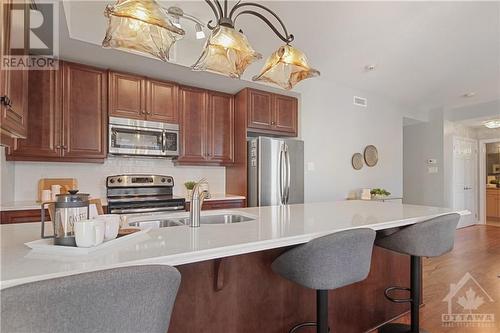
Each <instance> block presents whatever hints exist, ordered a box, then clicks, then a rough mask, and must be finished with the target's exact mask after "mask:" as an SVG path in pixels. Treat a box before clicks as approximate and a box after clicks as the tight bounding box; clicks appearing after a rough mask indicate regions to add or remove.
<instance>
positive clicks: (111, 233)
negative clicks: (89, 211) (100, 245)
mask: <svg viewBox="0 0 500 333" xmlns="http://www.w3.org/2000/svg"><path fill="white" fill-rule="evenodd" d="M94 219H95V220H99V221H103V222H104V241H109V240H112V239H115V238H116V236H118V229H120V215H117V214H105V215H98V216H96V217H95V218H94Z"/></svg>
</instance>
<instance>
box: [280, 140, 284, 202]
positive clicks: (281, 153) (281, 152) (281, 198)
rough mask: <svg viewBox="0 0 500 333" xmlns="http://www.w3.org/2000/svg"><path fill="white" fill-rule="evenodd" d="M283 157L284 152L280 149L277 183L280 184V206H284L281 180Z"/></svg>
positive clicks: (282, 181)
mask: <svg viewBox="0 0 500 333" xmlns="http://www.w3.org/2000/svg"><path fill="white" fill-rule="evenodd" d="M283 155H284V152H283V147H281V150H280V157H279V169H280V171H279V178H280V179H279V182H280V202H281V204H285V193H284V192H285V191H284V188H283V186H284V180H283Z"/></svg>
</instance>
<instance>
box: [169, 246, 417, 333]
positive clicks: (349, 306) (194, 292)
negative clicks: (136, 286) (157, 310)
mask: <svg viewBox="0 0 500 333" xmlns="http://www.w3.org/2000/svg"><path fill="white" fill-rule="evenodd" d="M284 250H285V249H273V250H268V251H261V252H255V253H250V254H245V255H239V256H233V257H227V258H223V259H217V260H209V261H204V262H200V263H194V264H187V265H181V266H178V267H177V268H178V269H179V271H180V272H181V274H182V282H181V286H180V289H179V293H178V296H177V300H176V303H175V307H174V311H173V314H172V319H171V323H170V329H169V331H168V332H169V333H184V332H205V333H211V332H213V333H220V332H234V333H255V332H260V333H282V332H288V330H289V329H290V328H291V327H292V326H294V325H295V324H297V323H300V322H303V321H311V320H313V321H314V320H315V308H316V305H315V304H316V301H315V295H316V294H315V291H314V290H310V289H307V288H303V287H300V286H298V285H296V284H294V283H291V282H289V281H287V280H285V279H283V278H281V277H280V276H278V275H276V274H275V273H274V272H273V271H272V270H271V268H270V266H271V263H272V261H273V260H274V259H275V258H276V257H277V256H279V255H280V254H281V253H282V252H283V251H284ZM409 269H410V264H409V258H408V257H407V256H403V255H399V254H396V253H393V252H390V251H387V250H384V249H381V248H377V247H375V249H374V252H373V257H372V268H371V271H370V274H369V276H368V278H367V279H366V280H365V281H362V282H359V283H356V284H353V285H351V286H347V287H344V288H341V289H338V290H335V291H331V292H330V300H329V304H330V308H329V313H330V326H331V327H332V328H334V331H338V332H345V333H351V332H352V333H359V332H365V331H367V330H369V329H371V328H375V327H377V326H378V325H380V324H382V323H384V322H386V321H389V320H392V319H394V318H395V317H397V316H398V315H401V314H403V313H405V312H407V311H408V310H409V307H408V305H407V304H395V303H391V302H389V301H387V300H386V299H385V297H384V294H383V293H384V289H385V288H386V287H388V286H391V285H398V286H409Z"/></svg>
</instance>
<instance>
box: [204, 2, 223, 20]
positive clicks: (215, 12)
mask: <svg viewBox="0 0 500 333" xmlns="http://www.w3.org/2000/svg"><path fill="white" fill-rule="evenodd" d="M205 2H206V3H207V4H208V5H209V6H210V8H211V9H212V11H213V12H214V16H215V19H216V20H217V21H219V19H220V16H219V12H218V11H217V9H216V8H215V5H214V4H213V3H212V1H210V0H205Z"/></svg>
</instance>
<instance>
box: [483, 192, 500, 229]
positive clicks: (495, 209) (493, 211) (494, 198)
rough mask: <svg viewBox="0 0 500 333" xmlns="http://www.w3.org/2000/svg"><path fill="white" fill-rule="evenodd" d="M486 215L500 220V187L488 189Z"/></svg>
mask: <svg viewBox="0 0 500 333" xmlns="http://www.w3.org/2000/svg"><path fill="white" fill-rule="evenodd" d="M486 217H487V218H488V219H491V220H494V221H499V220H500V189H496V188H493V189H487V190H486Z"/></svg>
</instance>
